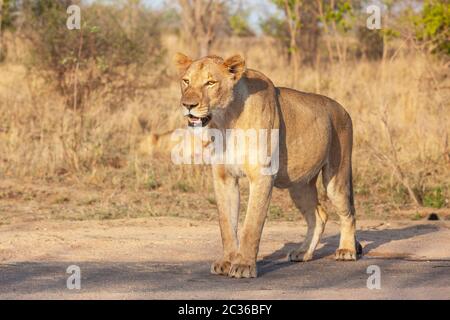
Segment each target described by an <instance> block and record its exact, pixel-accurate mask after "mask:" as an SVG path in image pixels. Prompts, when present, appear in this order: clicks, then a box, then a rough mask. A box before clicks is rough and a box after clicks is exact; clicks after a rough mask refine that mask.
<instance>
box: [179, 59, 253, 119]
mask: <svg viewBox="0 0 450 320" xmlns="http://www.w3.org/2000/svg"><path fill="white" fill-rule="evenodd" d="M175 63H176V66H177V69H178V72H179V75H180V85H181V107H182V108H183V112H184V115H185V116H186V117H187V119H188V125H189V126H203V127H204V126H206V125H207V124H208V123H209V121H210V120H211V118H212V110H214V109H215V108H226V107H227V106H228V105H229V104H230V102H231V101H232V99H233V88H234V86H235V85H236V83H237V82H238V81H239V80H240V79H241V77H242V75H243V74H244V72H245V70H246V69H245V61H244V59H243V58H242V57H241V56H239V55H235V56H233V57H231V58H228V59H222V58H221V57H218V56H207V57H204V58H201V59H199V60H195V61H193V60H192V59H191V58H189V57H187V56H185V55H184V54H181V53H177V54H176V56H175Z"/></svg>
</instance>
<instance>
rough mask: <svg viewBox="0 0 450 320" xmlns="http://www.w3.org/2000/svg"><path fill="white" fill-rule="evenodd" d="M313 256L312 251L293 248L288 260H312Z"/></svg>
mask: <svg viewBox="0 0 450 320" xmlns="http://www.w3.org/2000/svg"><path fill="white" fill-rule="evenodd" d="M312 257H313V255H312V253H310V252H305V251H303V250H293V251H291V252H289V254H288V260H289V261H290V262H306V261H309V260H311V259H312Z"/></svg>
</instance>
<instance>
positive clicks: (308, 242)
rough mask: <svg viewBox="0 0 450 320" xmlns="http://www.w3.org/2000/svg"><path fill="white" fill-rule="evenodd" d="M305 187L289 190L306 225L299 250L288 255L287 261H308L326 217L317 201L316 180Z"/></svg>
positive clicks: (317, 241)
mask: <svg viewBox="0 0 450 320" xmlns="http://www.w3.org/2000/svg"><path fill="white" fill-rule="evenodd" d="M313 180H314V181H311V182H310V183H309V184H307V185H295V186H293V187H291V188H290V189H289V193H290V195H291V198H292V200H293V201H294V204H295V206H296V207H297V208H298V209H299V211H300V212H301V213H302V214H303V216H304V217H305V220H306V223H307V225H308V230H307V233H306V238H305V241H303V243H302V244H301V246H300V248H298V249H296V250H293V251H291V252H290V253H289V255H288V259H289V261H304V262H306V261H309V260H311V259H312V257H313V253H314V250H315V249H316V247H317V244H318V243H319V241H320V238H321V236H322V233H323V231H324V229H325V224H326V222H327V219H328V215H327V213H326V212H325V210H324V209H323V208H322V207H321V206H320V204H319V202H318V199H317V188H316V179H313Z"/></svg>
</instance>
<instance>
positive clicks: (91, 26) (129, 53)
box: [24, 0, 162, 109]
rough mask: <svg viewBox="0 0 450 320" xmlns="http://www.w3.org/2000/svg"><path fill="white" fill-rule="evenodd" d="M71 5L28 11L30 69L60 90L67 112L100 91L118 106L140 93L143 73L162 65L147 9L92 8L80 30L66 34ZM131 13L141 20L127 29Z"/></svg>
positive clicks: (38, 4)
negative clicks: (31, 49) (134, 12)
mask: <svg viewBox="0 0 450 320" xmlns="http://www.w3.org/2000/svg"><path fill="white" fill-rule="evenodd" d="M72 3H73V1H71V0H57V1H55V0H39V1H31V2H29V3H28V5H27V6H26V8H25V12H26V15H27V20H26V21H27V23H26V25H25V32H24V34H25V36H26V38H27V39H29V40H30V41H31V43H32V45H33V51H32V55H31V61H30V67H31V69H32V70H34V71H37V72H38V73H39V74H41V75H43V76H44V77H46V78H47V79H49V80H50V81H52V82H53V83H54V84H55V85H56V87H57V89H58V91H59V92H60V93H61V94H62V95H63V96H64V97H65V98H66V102H67V106H68V107H73V108H76V109H82V108H83V107H84V106H85V102H86V101H87V100H88V98H89V97H90V96H91V94H92V93H94V92H99V91H101V93H102V95H103V96H104V97H105V98H110V99H109V100H110V101H111V102H114V103H115V104H118V102H121V101H122V100H123V99H124V98H127V97H130V96H132V95H133V94H135V93H136V91H137V90H139V89H141V88H142V84H143V83H144V82H143V81H141V78H142V77H143V76H145V70H152V67H153V66H155V65H156V64H158V63H159V62H160V60H161V55H162V51H161V49H160V48H161V46H160V39H159V35H160V34H159V28H158V19H157V17H156V15H154V14H153V13H152V12H150V11H148V10H147V9H144V8H131V7H122V8H118V7H115V6H108V5H101V4H93V5H90V6H85V7H82V10H81V14H82V18H81V24H82V25H81V29H80V30H68V28H67V27H66V20H67V18H68V14H67V13H66V10H67V7H68V6H69V5H71V4H72ZM130 10H136V12H137V15H136V16H134V17H133V21H131V22H130V21H128V23H127V20H126V19H125V18H124V17H125V16H126V15H127V14H129V11H130ZM152 71H153V70H152Z"/></svg>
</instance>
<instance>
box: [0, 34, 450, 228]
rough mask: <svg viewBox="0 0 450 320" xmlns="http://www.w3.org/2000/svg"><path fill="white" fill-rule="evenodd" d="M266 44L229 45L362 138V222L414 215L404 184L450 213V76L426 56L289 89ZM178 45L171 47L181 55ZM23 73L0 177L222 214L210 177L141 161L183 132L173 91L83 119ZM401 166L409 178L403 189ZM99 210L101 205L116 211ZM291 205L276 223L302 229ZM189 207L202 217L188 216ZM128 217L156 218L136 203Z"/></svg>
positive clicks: (0, 119) (304, 79)
mask: <svg viewBox="0 0 450 320" xmlns="http://www.w3.org/2000/svg"><path fill="white" fill-rule="evenodd" d="M267 41H268V40H264V41H263V42H259V43H256V44H253V45H254V47H251V45H250V44H249V43H247V42H245V43H241V44H239V43H233V44H232V45H233V46H230V44H226V43H224V44H222V45H223V46H224V47H225V48H230V47H234V48H241V49H240V50H236V51H237V52H241V53H242V54H244V55H245V57H246V59H247V61H248V65H249V66H250V67H251V68H255V69H259V70H260V71H262V72H264V73H265V74H267V75H268V76H269V77H270V78H271V79H272V80H273V81H274V82H275V83H276V84H277V85H279V86H293V87H295V88H297V89H300V90H303V91H310V92H318V93H321V94H324V95H328V96H330V97H331V98H334V99H336V100H337V101H339V102H340V103H342V104H343V105H344V106H345V107H346V109H347V110H348V111H349V112H350V114H351V116H352V118H353V122H354V127H355V134H354V136H355V148H354V179H355V192H356V202H357V206H358V208H357V209H358V211H359V213H360V214H364V215H365V216H367V217H380V216H386V215H388V216H393V215H395V212H398V211H399V210H404V209H411V208H413V207H412V206H411V199H410V198H409V195H408V192H407V189H406V188H405V180H406V181H407V183H408V184H409V185H410V186H411V188H412V189H413V190H414V192H415V193H416V194H417V195H418V197H419V199H420V200H422V201H424V203H425V204H426V205H428V206H434V207H439V206H441V207H447V208H448V207H449V201H448V198H449V195H450V184H449V181H450V162H449V157H450V155H449V153H448V152H449V149H448V143H447V139H448V130H449V127H450V112H449V107H450V106H449V101H450V78H449V71H448V67H445V66H444V64H443V63H442V62H439V61H438V60H436V59H435V58H433V57H429V56H425V55H422V54H421V53H419V52H415V53H409V54H408V55H404V54H402V53H400V54H398V55H396V56H395V57H394V58H392V59H390V60H388V61H385V62H383V63H382V62H367V61H360V62H349V63H347V64H346V65H320V66H319V67H318V68H317V69H312V68H306V67H305V68H302V70H301V71H300V74H301V77H300V78H301V80H300V81H299V83H292V79H291V77H290V74H289V72H288V71H287V70H289V68H288V66H287V65H286V63H285V62H283V60H282V59H280V58H279V55H280V52H278V51H277V49H276V46H274V45H273V44H270V43H267ZM172 42H173V39H171V38H168V39H166V40H165V43H166V45H170V46H171V47H175V45H174V44H173V43H172ZM173 51H176V50H175V49H174V50H173ZM236 51H233V50H229V49H223V50H220V51H218V52H224V53H225V54H227V53H230V54H231V53H235V52H236ZM171 52H172V50H169V56H170V54H171ZM280 61H281V62H280ZM19 62H20V61H19ZM19 62H18V61H13V62H11V61H10V62H7V63H6V64H3V65H1V66H0V177H2V178H3V179H5V178H12V179H15V180H14V181H30V180H33V181H41V182H42V181H45V182H46V183H47V184H48V185H50V186H51V185H56V184H57V185H61V184H62V185H66V186H76V188H82V189H85V190H89V189H96V190H98V189H100V190H102V189H104V190H112V191H114V190H116V191H114V192H116V193H124V194H127V192H137V193H138V194H139V192H140V191H141V190H146V192H148V193H149V194H152V193H153V194H156V195H162V194H164V195H166V196H165V197H164V200H165V201H169V202H170V201H171V200H172V201H174V202H175V203H176V202H177V201H187V202H186V203H187V204H186V205H185V206H181V207H180V208H181V209H180V208H179V209H175V211H176V212H180V211H182V210H187V211H186V212H191V213H192V212H194V211H195V210H197V211H198V210H202V208H201V207H202V206H197V205H195V203H196V202H197V201H199V200H198V199H200V198H201V199H203V200H204V202H205V205H204V207H206V206H208V205H209V206H212V208H213V207H214V198H213V193H212V187H211V183H210V180H209V170H208V169H207V168H203V167H200V166H188V167H186V166H184V167H182V166H174V165H172V164H171V163H170V160H169V158H168V153H167V152H164V150H162V151H163V152H162V154H159V155H158V154H156V155H152V156H149V155H147V154H145V153H143V152H142V143H143V141H145V139H146V138H147V137H148V136H149V134H150V133H164V132H167V131H168V130H171V129H174V128H177V127H182V126H184V121H183V119H182V117H181V112H180V111H179V109H178V99H179V93H178V86H177V84H176V83H175V81H172V83H171V85H169V86H167V87H163V88H159V89H154V90H149V91H147V92H145V94H142V95H141V96H140V97H139V98H138V99H135V100H133V101H129V102H127V103H125V104H124V105H120V106H114V108H111V106H110V105H108V104H107V103H105V101H104V100H103V99H102V97H101V96H97V97H93V98H92V100H91V101H90V103H89V104H88V107H87V108H86V109H85V110H84V111H83V112H82V114H80V112H73V111H72V110H70V109H67V108H65V107H64V102H63V99H62V98H61V97H59V96H58V95H57V94H56V93H55V91H54V90H52V89H51V87H49V86H48V84H47V83H44V82H43V81H42V80H40V79H39V78H37V77H35V76H33V75H32V74H28V73H27V71H26V69H25V68H24V67H23V66H22V65H21V64H20V63H19ZM392 162H395V164H396V165H397V166H398V167H400V168H401V170H402V174H403V175H404V176H403V180H402V179H401V178H399V176H398V172H396V168H395V165H392ZM438 190H440V191H438ZM70 196H71V195H70V192H69V193H68V197H69V198H70ZM0 198H1V197H0ZM99 198H100V200H99V201H100V203H102V201H103V202H105V201H107V202H108V203H110V201H111V200H110V198H108V197H106V196H105V198H103V196H99ZM287 198H288V196H287V194H286V193H282V192H281V193H277V194H276V196H275V204H274V205H273V207H272V209H271V216H272V217H273V218H283V217H285V218H286V217H289V218H290V219H291V218H293V215H294V213H293V212H294V210H293V209H292V206H291V205H290V202H289V201H288V200H286V199H287ZM150 199H152V198H151V197H150ZM189 199H192V201H191V204H190V205H191V206H192V208H194V209H195V208H197V209H195V210H189V209H187V208H189V205H188V203H189ZM203 200H201V201H203ZM69 201H70V199H69ZM155 201H156V200H155ZM126 202H127V201H126V199H124V200H123V203H126ZM163 207H164V205H159V206H158V210H157V211H158V213H157V214H164V213H165V212H166V213H167V214H175V213H174V212H175V211H173V210H172V209H171V210H172V211H171V210H164V209H163ZM168 207H169V206H168ZM172 207H173V206H172ZM107 208H110V207H107ZM210 209H211V208H210ZM105 210H110V209H105ZM128 210H130V211H133V212H140V211H143V212H146V214H147V213H148V212H151V210H150V209H149V208H148V207H145V206H144V205H143V206H140V204H139V203H138V204H136V205H133V206H131V207H130V208H129V209H128ZM208 210H209V209H208ZM211 210H212V209H211ZM169 211H170V212H172V213H170V212H169ZM208 212H209V211H208ZM93 216H94V217H95V214H94V215H93ZM119 216H122V215H119ZM208 216H209V213H208ZM87 217H89V215H88V216H87Z"/></svg>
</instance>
